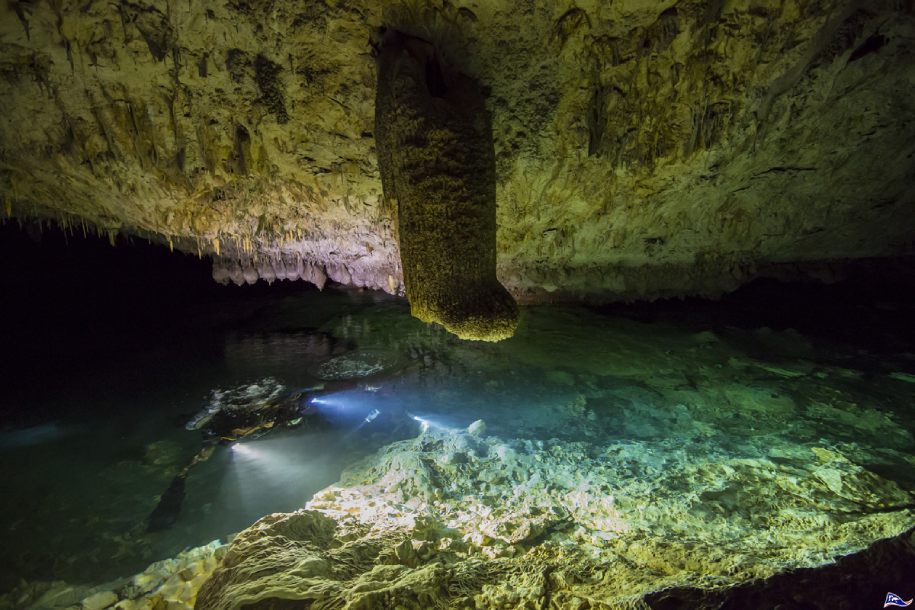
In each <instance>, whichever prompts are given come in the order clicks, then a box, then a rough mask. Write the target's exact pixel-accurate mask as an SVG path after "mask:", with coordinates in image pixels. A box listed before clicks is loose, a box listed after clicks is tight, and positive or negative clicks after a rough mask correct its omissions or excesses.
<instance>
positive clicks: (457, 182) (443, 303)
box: [375, 30, 518, 341]
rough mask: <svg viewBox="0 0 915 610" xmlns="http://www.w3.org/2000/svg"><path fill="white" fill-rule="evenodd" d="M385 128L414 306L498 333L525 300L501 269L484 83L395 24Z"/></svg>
mask: <svg viewBox="0 0 915 610" xmlns="http://www.w3.org/2000/svg"><path fill="white" fill-rule="evenodd" d="M377 60H378V87H377V94H376V96H377V97H376V100H375V137H376V144H377V150H378V164H379V167H380V170H381V178H382V186H383V188H384V195H385V198H386V199H387V200H388V201H389V202H392V203H393V202H396V204H395V205H393V206H392V207H393V208H394V209H393V210H392V211H393V213H395V214H396V216H397V232H398V241H399V245H400V260H401V264H402V266H403V275H404V286H405V289H406V294H407V299H408V300H409V301H410V309H411V312H412V313H413V315H414V316H415V317H417V318H419V319H421V320H423V321H426V322H435V323H438V324H441V325H442V326H444V327H445V328H446V329H448V330H449V331H450V332H453V333H454V334H456V335H458V336H459V337H461V338H464V339H479V340H486V341H498V340H501V339H505V338H508V337H510V336H511V335H512V334H513V333H514V331H515V328H516V326H517V323H518V306H517V304H516V303H515V301H514V299H512V297H511V295H509V293H508V292H507V291H506V290H505V288H504V287H503V286H502V285H501V284H500V283H499V281H498V279H497V278H496V175H495V154H494V151H493V140H492V129H491V125H490V121H489V116H488V114H487V112H486V107H485V101H484V96H483V92H482V88H481V87H480V85H479V83H477V82H476V81H475V80H474V79H472V78H470V77H468V76H466V75H464V74H462V73H460V72H458V71H456V70H452V69H450V68H449V66H448V65H447V64H446V63H445V62H444V61H443V60H442V58H441V57H440V55H439V54H438V53H437V51H436V49H435V47H434V46H433V45H432V44H430V43H428V42H426V41H423V40H420V39H418V38H414V37H411V36H407V35H405V34H402V33H400V32H395V31H392V30H388V31H386V32H383V33H382V36H381V40H380V43H379V45H378V56H377Z"/></svg>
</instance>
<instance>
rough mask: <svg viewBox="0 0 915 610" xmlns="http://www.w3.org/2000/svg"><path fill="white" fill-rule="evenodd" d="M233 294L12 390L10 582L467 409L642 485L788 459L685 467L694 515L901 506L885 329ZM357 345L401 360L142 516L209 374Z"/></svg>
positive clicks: (306, 360)
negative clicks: (433, 320)
mask: <svg viewBox="0 0 915 610" xmlns="http://www.w3.org/2000/svg"><path fill="white" fill-rule="evenodd" d="M223 313H224V314H225V316H224V317H225V318H226V323H225V324H221V325H216V326H214V327H212V328H210V329H209V330H208V331H207V332H206V333H200V334H178V335H177V336H175V337H170V338H169V339H168V340H167V341H164V342H157V343H156V344H155V345H154V346H152V347H150V349H148V350H143V349H139V350H138V349H136V348H135V346H131V347H129V348H128V347H125V346H121V345H119V344H118V342H117V341H116V340H114V341H112V343H111V345H110V346H109V347H108V350H109V353H108V354H106V355H105V356H104V357H101V356H100V357H98V360H97V362H95V363H88V364H87V363H81V366H80V369H79V375H77V376H74V377H72V378H70V379H69V380H68V381H67V382H66V384H65V386H66V388H67V391H65V392H63V393H61V394H58V395H56V396H55V398H54V399H53V401H54V404H53V405H51V404H43V403H42V402H41V401H42V400H47V401H50V400H51V399H44V398H42V396H41V392H39V391H36V392H35V399H34V400H35V404H28V401H29V398H28V396H27V395H26V397H25V398H21V397H20V398H19V400H21V401H23V404H20V405H19V407H20V409H21V410H28V409H34V410H36V411H38V412H41V413H47V414H50V415H49V416H45V417H41V418H36V421H33V422H31V423H30V424H29V425H27V426H19V427H8V428H7V429H6V430H5V431H3V432H2V434H0V477H2V481H3V487H4V493H3V494H2V495H0V515H2V522H3V523H4V524H5V525H4V528H5V530H4V536H3V544H4V548H5V552H4V553H3V554H2V559H0V589H2V590H4V591H5V590H8V589H10V588H12V587H14V586H16V585H17V584H19V583H20V581H22V580H26V581H49V580H65V581H68V582H73V583H87V584H97V583H102V582H106V581H109V580H112V579H115V578H118V577H124V576H129V575H131V574H134V573H137V572H139V571H142V570H143V569H144V568H145V567H146V566H147V565H148V564H149V563H151V562H153V561H156V560H159V559H162V558H165V557H170V556H173V555H175V554H177V553H178V552H180V551H181V550H183V549H185V548H187V547H193V546H197V545H202V544H205V543H207V542H209V541H211V540H213V539H216V538H223V539H224V538H225V537H226V536H228V535H230V534H232V533H234V532H237V531H239V530H241V529H243V528H245V527H246V526H248V525H250V524H251V523H252V522H253V521H255V520H256V519H258V518H259V517H261V516H263V515H265V514H269V513H271V512H279V511H290V510H294V509H296V508H298V507H300V506H302V505H303V504H304V503H305V502H306V501H307V500H308V499H309V498H311V496H312V495H313V494H314V493H315V492H317V491H319V490H320V489H322V488H324V487H326V486H328V485H330V484H332V483H334V482H335V481H337V480H338V479H340V476H341V473H342V472H343V471H344V469H345V468H346V467H348V466H349V465H351V464H353V463H354V462H356V461H357V460H359V459H360V458H363V457H365V456H367V455H370V454H372V452H374V451H375V450H377V449H379V448H381V447H384V446H386V445H388V444H390V443H392V442H395V441H398V440H403V439H410V438H414V437H416V436H417V435H419V434H420V433H421V432H422V429H423V427H424V426H431V427H433V428H434V429H435V430H438V431H448V430H459V429H462V428H465V427H466V426H468V425H469V424H470V423H471V422H474V421H475V420H478V419H482V420H484V421H485V423H486V434H487V435H492V436H495V437H498V438H500V439H506V440H510V439H525V441H529V442H533V443H537V442H540V443H543V442H546V443H548V444H549V443H583V444H585V445H587V446H588V447H592V448H593V449H590V450H589V451H590V452H591V454H593V456H594V459H595V460H597V461H598V462H600V460H603V461H604V462H608V463H609V462H611V461H613V460H617V462H614V464H617V465H618V464H619V463H623V461H625V460H628V462H627V463H629V465H630V467H631V469H630V471H629V472H628V475H627V476H630V477H631V478H632V480H633V481H642V482H643V483H644V485H646V486H650V485H654V484H655V483H658V482H663V476H664V473H665V471H666V472H674V471H675V470H676V469H678V468H680V469H683V468H686V467H691V466H692V465H697V468H698V470H703V469H705V470H709V469H713V466H714V464H716V461H717V462H721V463H725V462H726V463H728V464H731V465H733V464H735V463H746V464H751V463H752V464H758V463H765V464H766V465H768V466H771V468H772V469H773V472H775V471H777V472H778V473H779V474H778V476H776V475H773V476H772V477H771V478H769V479H766V478H764V477H763V478H760V477H759V476H757V474H758V473H757V474H754V473H756V472H757V471H751V470H748V471H747V475H748V476H745V477H744V478H743V479H741V477H740V476H731V475H728V476H724V475H722V481H724V482H723V483H722V484H720V485H717V484H712V483H710V482H709V481H708V480H703V481H698V482H691V481H689V480H683V481H679V482H678V483H676V484H678V485H679V484H682V485H683V488H680V489H669V490H667V492H665V493H668V494H673V495H677V494H680V495H682V494H687V493H689V492H690V487H691V486H692V485H693V484H694V483H695V484H696V485H697V489H698V488H701V493H699V492H697V493H698V496H699V497H697V498H696V499H695V502H694V503H693V504H692V505H691V508H690V511H692V516H693V517H694V518H695V519H697V520H698V521H695V522H692V523H710V524H712V523H714V524H715V527H724V528H731V529H732V532H733V534H734V535H735V536H740V535H743V534H742V533H746V532H748V531H754V530H758V529H760V528H762V527H777V525H776V524H775V521H777V519H775V518H774V517H773V515H775V513H776V512H777V511H782V510H787V509H785V506H787V504H785V505H782V504H780V503H781V502H782V501H783V499H784V502H788V503H790V502H795V504H791V506H790V509H791V510H792V511H802V512H803V511H806V512H805V513H804V514H805V517H804V518H805V519H811V520H816V519H820V520H821V524H820V525H818V526H817V527H825V528H827V529H828V528H829V527H830V526H831V524H834V523H838V522H840V521H842V520H843V519H845V520H848V519H850V518H851V516H853V515H858V516H860V515H864V514H867V513H869V512H873V513H878V512H884V513H892V512H894V511H896V512H904V511H907V510H910V509H911V507H912V503H913V500H912V498H913V495H912V494H913V493H915V474H913V473H915V440H913V432H915V430H913V428H912V425H913V424H912V422H915V418H913V411H915V403H913V400H912V397H913V391H915V357H913V355H912V354H911V353H909V352H908V351H906V350H904V349H898V348H897V347H896V346H894V347H893V348H892V349H888V350H883V351H875V350H871V349H868V348H862V347H861V346H859V345H854V344H851V343H847V342H843V341H838V340H830V339H829V338H824V337H822V336H817V335H813V334H805V333H804V332H803V331H799V330H796V329H792V328H769V327H765V326H760V325H753V324H739V325H735V324H730V323H728V321H727V320H725V319H722V318H716V317H715V316H708V317H706V318H704V319H696V318H695V317H694V318H693V319H689V320H684V319H683V318H682V317H681V318H677V317H676V316H664V315H655V316H650V317H648V318H646V317H644V316H643V317H642V318H635V317H632V316H629V315H620V313H619V312H617V313H613V314H610V313H606V312H599V311H596V310H592V309H588V308H584V307H564V306H541V307H530V308H526V309H525V310H524V314H523V318H522V323H521V326H520V328H519V331H518V334H517V335H516V336H515V337H514V338H513V339H511V340H508V341H504V342H501V343H498V344H487V343H472V342H461V341H459V340H457V339H456V338H454V337H452V336H451V335H448V334H447V333H445V332H444V331H441V330H440V329H438V328H436V327H431V326H427V325H424V324H422V323H420V322H418V321H416V320H414V319H413V318H411V317H410V316H409V312H408V308H407V306H406V304H405V302H403V301H402V300H400V299H396V298H391V297H387V296H384V295H378V294H372V293H364V292H356V291H334V290H331V291H328V292H325V293H317V292H305V293H302V294H298V295H295V296H283V297H276V298H273V297H259V298H258V300H257V301H256V303H254V304H253V305H252V304H251V303H248V304H247V305H246V306H245V307H244V308H240V309H239V311H238V312H236V313H235V314H234V315H230V314H228V313H225V312H223ZM359 353H370V354H384V355H385V357H386V358H387V361H388V362H389V363H390V364H391V366H390V368H389V369H388V370H387V371H385V372H384V373H382V374H380V375H376V376H373V377H370V378H367V379H365V380H363V381H362V382H359V383H355V384H353V385H352V386H350V387H348V388H347V389H342V390H339V391H332V392H329V393H327V394H325V395H322V397H321V398H322V400H321V403H322V404H319V405H316V407H317V408H318V409H319V410H321V411H322V413H323V415H324V417H325V420H326V421H327V422H328V425H327V426H326V427H322V428H320V429H313V428H309V427H308V426H301V427H298V428H283V429H279V430H275V431H273V432H271V433H270V434H267V435H265V436H263V437H261V438H259V439H248V440H243V441H241V444H242V445H244V447H243V448H241V449H239V448H237V447H236V448H233V446H232V445H231V444H224V445H219V446H218V447H217V449H216V451H215V453H214V455H213V456H212V457H211V458H210V459H209V460H208V461H206V462H203V463H202V464H200V465H198V466H196V467H194V468H193V469H192V470H191V471H190V474H189V476H188V478H187V482H186V496H185V499H184V502H183V504H182V507H181V511H180V513H179V514H178V517H177V520H176V522H175V524H174V526H173V527H171V528H169V529H167V530H165V531H161V532H153V533H149V532H147V531H146V518H147V517H148V515H149V514H150V512H151V511H152V510H153V508H154V507H155V506H156V503H157V500H158V496H159V495H160V494H161V493H163V491H164V490H165V489H166V488H167V487H168V485H169V482H170V481H171V479H172V477H173V476H175V474H177V473H178V472H179V471H180V470H181V468H182V467H183V466H185V465H186V464H187V463H188V462H189V461H190V460H191V459H192V458H193V456H194V455H195V454H196V453H197V451H198V450H199V449H200V448H201V447H202V445H203V440H204V437H203V435H202V434H201V432H199V431H194V430H187V429H186V428H185V424H186V423H187V422H188V421H189V420H190V419H191V418H192V417H193V416H194V414H195V413H196V412H198V411H199V410H200V409H201V408H202V407H204V406H205V405H206V403H207V401H208V396H209V393H210V391H211V390H213V389H217V388H223V389H227V388H232V387H235V386H238V385H242V384H251V383H256V382H258V381H260V380H262V379H263V378H265V377H268V376H269V377H272V378H275V379H276V380H277V381H278V382H280V383H282V384H283V385H284V386H286V387H287V388H290V389H294V388H308V387H313V386H315V385H316V384H319V383H321V379H320V378H319V374H318V372H319V367H320V366H321V364H322V363H324V362H326V361H327V360H328V359H330V358H333V357H336V356H340V355H345V354H359ZM93 364H94V365H93ZM331 389H332V388H331ZM376 410H377V412H378V414H377V415H376V416H374V417H370V415H371V414H372V413H373V412H374V411H376ZM367 419H368V420H369V421H366V420H367ZM553 439H555V440H553ZM602 452H603V453H602ZM620 456H622V457H620ZM627 456H628V457H627ZM824 456H825V457H824ZM837 456H838V457H837ZM818 459H819V460H821V461H822V468H820V467H819V466H817V469H813V470H814V471H815V472H816V473H819V474H817V475H816V476H817V477H819V479H817V480H819V481H820V483H821V486H820V487H816V488H815V492H816V494H821V495H817V496H816V497H813V496H811V495H810V492H809V489H814V488H804V489H807V490H808V491H807V492H803V493H802V495H803V494H807V497H801V498H800V499H798V498H797V497H796V496H792V495H791V494H789V493H787V492H785V484H784V481H785V480H790V479H791V477H792V476H794V477H795V478H802V476H801V474H799V473H802V472H808V471H810V469H811V463H816V462H817V460H818ZM598 462H595V463H598ZM709 465H712V466H709ZM699 466H701V468H699ZM728 468H732V469H733V466H728ZM694 470H695V469H694ZM792 473H794V474H792ZM754 477H755V478H754ZM843 477H844V478H843ZM725 479H727V480H726V481H725ZM843 481H844V483H843ZM618 483H619V481H608V484H613V485H617V484H618ZM666 484H668V485H669V484H671V482H670V481H667V482H666ZM619 485H620V488H621V489H622V488H623V487H624V486H623V485H622V484H621V483H619ZM646 493H647V492H646ZM652 493H656V497H657V498H659V499H662V498H663V497H664V493H662V492H661V491H660V489H657V490H655V492H652ZM788 498H790V501H789V500H788ZM623 500H625V498H623ZM659 501H660V500H659ZM659 506H661V508H663V505H662V503H661V504H659ZM671 510H672V509H671ZM818 511H819V512H818ZM782 517H784V515H782ZM691 518H692V517H691ZM659 522H660V521H659ZM668 525H669V524H668ZM674 529H675V528H674ZM797 540H801V542H795V543H796V544H803V539H802V538H798V539H797ZM832 550H834V549H832ZM847 550H848V551H852V550H857V549H853V548H851V547H849V548H848V549H847ZM817 553H820V555H822V554H823V553H825V551H823V550H822V549H811V557H813V556H819V555H817Z"/></svg>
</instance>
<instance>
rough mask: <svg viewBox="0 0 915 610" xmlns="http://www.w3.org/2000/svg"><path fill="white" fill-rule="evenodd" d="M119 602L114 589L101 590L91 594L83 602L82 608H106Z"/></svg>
mask: <svg viewBox="0 0 915 610" xmlns="http://www.w3.org/2000/svg"><path fill="white" fill-rule="evenodd" d="M117 602H118V596H117V594H115V592H114V591H99V592H98V593H95V594H93V595H90V596H89V597H87V598H86V599H84V600H83V602H82V610H104V609H105V608H108V607H110V606H113V605H115V604H116V603H117Z"/></svg>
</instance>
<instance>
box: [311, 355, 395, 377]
mask: <svg viewBox="0 0 915 610" xmlns="http://www.w3.org/2000/svg"><path fill="white" fill-rule="evenodd" d="M396 365H397V357H396V356H395V355H394V354H392V353H387V352H384V351H381V350H375V351H369V350H360V351H356V352H351V353H348V354H343V355H341V356H336V357H334V358H331V359H330V360H327V361H325V362H322V363H321V365H320V366H319V367H318V370H317V371H316V374H317V376H318V378H320V379H324V380H326V381H342V380H347V379H360V378H362V377H372V376H374V375H379V374H381V373H385V372H389V371H390V370H391V369H393V368H394V367H395V366H396Z"/></svg>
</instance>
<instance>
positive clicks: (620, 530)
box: [196, 424, 915, 610]
mask: <svg viewBox="0 0 915 610" xmlns="http://www.w3.org/2000/svg"><path fill="white" fill-rule="evenodd" d="M479 427H480V425H479V424H477V430H476V432H477V433H479ZM708 449H709V450H708V452H707V453H706V452H702V453H701V454H697V453H693V452H687V451H686V450H684V449H683V448H682V447H681V446H678V444H677V441H676V439H673V438H667V439H664V440H659V441H654V442H649V441H620V442H610V443H609V444H607V443H602V444H598V443H592V442H572V441H560V440H557V439H553V440H549V441H532V440H526V439H514V440H508V441H506V440H502V439H500V438H497V437H493V436H489V437H481V436H476V435H474V434H470V433H468V432H467V431H454V430H446V429H440V428H436V427H431V428H429V429H428V430H427V431H426V432H424V433H423V434H421V435H420V436H418V437H417V438H415V439H412V440H407V441H401V442H398V443H394V444H392V445H389V446H387V447H385V448H384V449H382V450H381V451H379V452H378V454H376V455H374V456H372V457H370V458H368V459H366V460H364V461H363V462H361V463H360V464H358V465H356V466H354V467H353V468H352V469H350V470H349V471H347V472H346V473H344V475H343V477H342V480H341V482H340V483H339V484H338V485H335V486H332V487H329V488H327V489H325V490H323V491H322V492H319V493H318V494H316V495H315V496H314V498H313V499H312V500H311V501H310V502H309V503H308V504H307V505H306V506H305V508H304V509H303V510H299V511H297V512H294V513H289V514H274V515H270V516H268V517H265V518H263V519H261V520H260V521H258V522H257V523H256V524H254V525H253V526H251V527H250V528H248V529H247V530H245V531H244V532H242V533H241V534H239V535H238V536H237V537H236V539H235V540H234V541H233V543H232V545H231V547H230V549H229V551H228V553H227V555H226V558H225V560H224V562H223V564H222V565H221V567H220V568H218V569H217V570H216V571H215V572H214V574H213V576H212V577H211V578H210V579H209V580H208V581H207V582H206V583H205V584H204V586H203V588H202V589H201V591H200V593H199V595H198V597H197V605H196V607H197V608H199V609H228V608H240V607H250V608H277V607H284V608H285V607H308V608H311V609H313V610H319V609H328V608H335V609H336V608H346V609H369V608H372V609H376V608H416V609H420V608H422V609H428V608H577V609H583V608H645V607H646V606H645V602H644V601H643V600H644V599H645V598H646V596H649V595H652V594H655V593H657V592H659V591H664V590H670V589H675V588H677V587H698V588H699V589H703V590H710V591H720V590H723V589H725V588H729V587H734V586H736V585H740V584H743V583H747V582H749V581H752V580H755V579H763V578H767V577H770V576H772V575H775V574H779V573H782V572H784V571H786V570H792V569H796V568H803V567H813V566H820V565H824V564H829V563H832V562H833V561H834V559H835V558H836V557H837V556H839V555H844V554H849V553H853V552H856V551H859V550H861V549H863V548H865V547H866V546H867V545H869V544H870V543H871V542H873V541H875V540H878V539H883V538H889V537H892V536H896V535H899V534H900V533H902V532H905V531H906V530H907V529H908V528H909V527H911V524H912V523H913V516H915V502H913V497H912V494H911V493H910V492H908V491H906V490H903V489H902V488H900V487H899V486H898V485H897V484H896V483H894V482H891V481H889V480H887V479H883V478H881V477H880V476H878V475H876V474H874V473H873V472H871V471H869V470H867V469H865V468H864V467H862V466H861V465H860V464H858V463H856V462H855V461H854V459H852V457H850V456H849V455H845V454H843V453H841V452H840V451H838V450H836V449H834V448H827V447H819V446H810V447H803V446H797V447H793V448H787V447H785V448H782V449H781V451H780V456H781V457H780V458H779V459H777V460H776V459H750V458H747V457H745V455H741V454H737V453H729V452H727V451H725V450H723V449H721V448H720V447H719V448H718V450H717V451H716V450H713V447H711V446H709V447H708Z"/></svg>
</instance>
